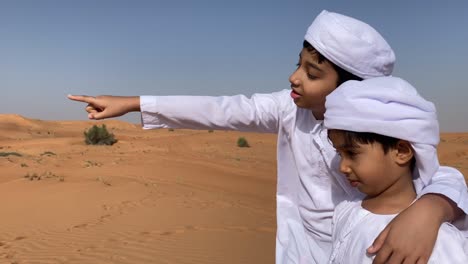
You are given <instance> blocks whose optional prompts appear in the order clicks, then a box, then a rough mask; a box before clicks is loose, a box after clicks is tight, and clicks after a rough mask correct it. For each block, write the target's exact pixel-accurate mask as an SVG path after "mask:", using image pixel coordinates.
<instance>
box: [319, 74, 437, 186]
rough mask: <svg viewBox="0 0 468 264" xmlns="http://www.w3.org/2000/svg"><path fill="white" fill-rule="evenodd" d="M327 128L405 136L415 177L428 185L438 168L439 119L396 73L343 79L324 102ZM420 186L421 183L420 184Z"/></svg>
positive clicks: (429, 105) (433, 108)
mask: <svg viewBox="0 0 468 264" xmlns="http://www.w3.org/2000/svg"><path fill="white" fill-rule="evenodd" d="M325 108H326V111H325V118H324V125H325V127H326V128H327V129H340V130H349V131H355V132H370V133H376V134H380V135H384V136H389V137H394V138H398V139H403V140H407V141H409V142H410V143H411V146H412V147H413V149H414V151H415V157H416V168H415V177H416V178H417V177H418V176H419V178H420V180H422V184H423V186H426V185H428V183H429V181H430V179H431V178H432V176H433V175H434V174H435V173H436V171H437V170H438V168H439V161H438V159H437V150H436V147H437V144H438V143H439V123H438V122H437V114H436V109H435V107H434V104H433V103H431V102H429V101H426V100H425V99H424V98H422V97H421V96H420V95H419V94H418V92H417V91H416V89H415V88H414V87H413V86H411V84H409V83H408V82H406V81H404V80H402V79H400V78H396V77H378V78H372V79H367V80H363V81H347V82H345V83H343V84H342V85H340V86H339V87H338V88H337V89H336V90H335V91H333V92H332V93H331V94H329V95H328V96H327V98H326V102H325ZM423 186H421V187H423Z"/></svg>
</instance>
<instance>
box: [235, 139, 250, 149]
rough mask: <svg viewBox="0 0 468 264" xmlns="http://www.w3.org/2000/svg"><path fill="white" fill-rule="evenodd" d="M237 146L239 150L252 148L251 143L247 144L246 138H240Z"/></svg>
mask: <svg viewBox="0 0 468 264" xmlns="http://www.w3.org/2000/svg"><path fill="white" fill-rule="evenodd" d="M237 146H238V147H239V148H248V147H250V145H249V142H247V139H245V138H244V137H240V138H238V139H237Z"/></svg>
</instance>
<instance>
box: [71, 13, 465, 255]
mask: <svg viewBox="0 0 468 264" xmlns="http://www.w3.org/2000/svg"><path fill="white" fill-rule="evenodd" d="M394 61H395V56H394V53H393V51H392V49H391V48H390V46H389V45H388V44H387V42H386V41H385V40H384V39H383V38H382V36H380V34H379V33H378V32H377V31H375V30H374V29H373V28H372V27H370V26H369V25H367V24H365V23H363V22H361V21H358V20H356V19H353V18H350V17H347V16H343V15H340V14H336V13H331V12H327V11H323V12H322V13H320V15H319V16H317V18H316V19H315V20H314V22H313V23H312V25H311V26H310V27H309V29H308V31H307V33H306V36H305V41H304V48H303V49H302V51H301V53H300V56H299V63H298V68H297V70H296V71H295V72H294V73H293V74H292V75H291V77H290V78H289V80H290V83H291V88H292V91H291V90H283V91H281V92H277V93H272V94H254V95H253V96H252V97H251V98H247V97H245V96H243V95H238V96H221V97H209V96H165V97H158V96H141V97H113V96H98V97H96V98H94V97H89V96H69V98H70V99H72V100H76V101H82V102H86V103H88V106H87V107H86V110H87V112H88V113H89V114H88V117H89V118H90V119H102V118H109V117H116V116H120V115H123V114H125V113H127V112H130V111H141V113H142V122H143V127H144V128H145V129H153V128H168V127H171V128H189V129H232V130H242V131H254V132H267V133H278V144H277V145H278V152H277V160H278V184H277V240H276V262H277V263H325V262H326V261H327V259H328V255H329V253H330V251H331V219H332V216H333V209H334V208H335V206H336V205H337V204H338V203H339V202H341V201H343V200H345V199H348V198H349V197H354V196H356V195H357V192H356V191H355V190H354V189H353V188H352V187H351V186H350V185H349V183H348V182H347V181H346V180H345V179H343V177H342V176H341V174H340V173H339V170H338V168H337V165H336V164H334V163H333V162H332V161H333V160H334V158H335V156H336V153H335V151H334V149H333V147H332V146H331V145H330V143H329V141H328V139H327V131H326V129H324V128H323V125H322V119H323V113H324V112H325V105H324V103H325V96H327V95H328V94H329V93H330V92H332V91H333V90H334V89H335V88H336V87H337V86H338V85H339V84H341V83H342V82H344V81H346V80H353V79H358V80H360V79H366V78H371V77H378V76H385V75H390V74H391V72H392V69H393V65H394ZM291 97H292V99H291ZM311 150H312V151H311ZM433 181H434V183H433V184H431V185H430V186H429V187H428V188H427V189H425V190H424V191H422V192H421V193H420V194H427V193H438V194H442V195H443V196H442V195H429V194H428V195H425V196H424V197H423V198H421V199H420V200H419V201H418V202H416V203H415V204H414V205H413V206H411V207H410V208H409V209H408V210H407V211H405V212H404V213H402V214H400V216H398V217H397V218H396V219H395V220H394V221H393V222H392V223H391V224H390V225H389V226H388V228H387V229H386V230H385V231H384V232H383V233H382V234H383V235H382V236H381V237H380V238H379V239H377V240H376V241H377V242H376V243H375V247H374V248H371V249H370V250H371V251H372V250H373V251H376V250H378V249H380V250H379V253H378V256H377V258H376V263H384V262H389V263H400V262H403V261H402V260H403V259H405V258H406V259H409V260H410V261H408V262H407V263H416V261H412V260H414V259H417V258H420V257H421V256H423V257H424V256H426V255H429V254H430V252H431V250H432V247H433V245H434V241H435V238H436V236H437V231H438V229H439V226H440V224H441V223H442V222H443V221H446V220H448V221H450V220H453V219H454V218H456V216H457V215H459V214H461V210H460V209H459V208H458V207H460V208H462V209H463V210H464V211H465V212H468V204H467V203H466V202H464V201H465V199H466V196H467V194H466V186H465V183H464V179H463V176H462V175H461V174H459V173H458V172H456V171H450V172H449V173H445V174H444V173H443V172H441V173H439V174H438V176H435V177H434V178H433ZM460 201H462V202H460ZM456 204H458V207H457V206H456ZM414 216H423V217H424V218H423V219H424V221H421V220H415V218H414ZM387 234H388V235H387ZM401 234H410V235H411V236H409V238H402V237H401ZM383 241H385V244H383V246H382V242H383ZM421 241H425V242H424V243H421ZM408 244H409V245H408ZM409 246H411V247H412V249H411V250H409V248H410V247H409ZM405 263H406V262H405Z"/></svg>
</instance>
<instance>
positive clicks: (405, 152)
mask: <svg viewBox="0 0 468 264" xmlns="http://www.w3.org/2000/svg"><path fill="white" fill-rule="evenodd" d="M394 153H395V162H396V163H397V164H398V165H406V164H407V163H408V162H411V159H412V158H413V157H414V151H413V148H412V147H411V144H410V143H409V142H408V141H406V140H399V141H398V143H397V145H396V148H395V149H394Z"/></svg>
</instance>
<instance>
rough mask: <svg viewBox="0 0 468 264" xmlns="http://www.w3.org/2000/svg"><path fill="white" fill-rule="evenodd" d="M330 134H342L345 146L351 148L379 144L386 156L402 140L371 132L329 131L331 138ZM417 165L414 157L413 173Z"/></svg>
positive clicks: (412, 161)
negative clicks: (359, 145) (358, 145)
mask: <svg viewBox="0 0 468 264" xmlns="http://www.w3.org/2000/svg"><path fill="white" fill-rule="evenodd" d="M330 132H332V133H334V132H338V133H342V135H343V138H344V144H345V145H346V146H350V147H351V148H356V147H357V144H358V143H360V144H372V143H378V144H380V145H381V146H382V149H383V151H384V153H385V154H387V153H388V151H389V150H390V149H394V148H396V147H397V144H398V141H400V139H398V138H394V137H389V136H384V135H380V134H376V133H369V132H354V131H348V130H339V129H331V130H328V135H329V136H330ZM415 163H416V158H415V157H414V156H413V159H412V160H411V164H410V169H411V171H413V169H414V166H415Z"/></svg>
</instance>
